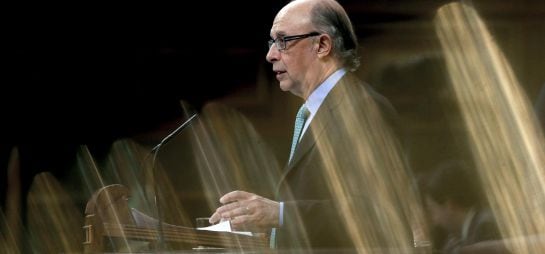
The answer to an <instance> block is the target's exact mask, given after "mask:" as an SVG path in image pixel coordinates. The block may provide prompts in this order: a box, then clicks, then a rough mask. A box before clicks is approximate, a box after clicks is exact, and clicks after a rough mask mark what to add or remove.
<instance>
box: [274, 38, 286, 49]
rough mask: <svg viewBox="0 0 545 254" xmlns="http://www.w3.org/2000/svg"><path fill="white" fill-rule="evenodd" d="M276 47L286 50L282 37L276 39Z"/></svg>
mask: <svg viewBox="0 0 545 254" xmlns="http://www.w3.org/2000/svg"><path fill="white" fill-rule="evenodd" d="M276 47H277V48H278V49H285V48H286V42H285V41H284V38H282V37H278V38H276Z"/></svg>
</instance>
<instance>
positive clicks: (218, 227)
mask: <svg viewBox="0 0 545 254" xmlns="http://www.w3.org/2000/svg"><path fill="white" fill-rule="evenodd" d="M197 230H208V231H217V232H231V233H235V234H241V235H248V236H252V232H244V231H232V230H231V222H229V221H228V220H225V221H222V222H220V223H218V224H214V225H212V226H208V227H203V228H197Z"/></svg>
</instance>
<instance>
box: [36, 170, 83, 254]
mask: <svg viewBox="0 0 545 254" xmlns="http://www.w3.org/2000/svg"><path fill="white" fill-rule="evenodd" d="M81 225H83V216H82V214H81V212H80V210H79V209H78V208H77V207H76V205H75V204H74V203H73V201H72V200H70V195H68V194H67V193H66V192H65V191H64V190H63V188H62V187H61V185H60V184H59V182H58V181H57V180H56V179H55V178H54V177H53V176H52V175H51V174H50V173H41V174H38V175H36V176H35V177H34V182H33V184H32V187H31V189H30V191H29V194H28V227H29V232H31V233H30V237H31V238H32V240H33V241H32V243H33V247H32V248H33V250H34V251H38V250H39V251H40V252H43V253H60V252H67V253H72V252H80V251H81V248H82V245H81V243H82V242H83V237H82V236H83V234H82V229H81Z"/></svg>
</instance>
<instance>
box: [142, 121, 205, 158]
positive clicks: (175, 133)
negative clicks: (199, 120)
mask: <svg viewBox="0 0 545 254" xmlns="http://www.w3.org/2000/svg"><path fill="white" fill-rule="evenodd" d="M195 117H197V113H195V114H193V115H192V116H191V117H189V119H187V120H185V122H184V123H182V125H180V126H179V127H178V128H176V130H174V131H173V132H171V133H170V134H168V135H167V136H166V137H165V138H164V139H163V140H161V142H160V143H159V144H157V145H156V146H155V147H154V148H152V149H151V152H152V153H157V151H158V150H159V148H161V146H163V145H164V144H166V143H168V142H169V141H170V140H171V139H172V138H173V137H175V136H176V135H178V133H180V132H181V131H182V130H183V129H185V127H187V126H188V125H189V123H191V121H192V120H193V118H195Z"/></svg>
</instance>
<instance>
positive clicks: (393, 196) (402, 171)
mask: <svg viewBox="0 0 545 254" xmlns="http://www.w3.org/2000/svg"><path fill="white" fill-rule="evenodd" d="M346 100H351V101H352V102H353V103H362V102H361V98H358V97H354V98H346ZM364 100H365V102H364V103H366V106H365V108H366V111H365V112H357V111H354V108H353V107H351V106H350V105H351V104H349V105H347V106H346V107H344V108H343V109H342V110H339V111H340V112H343V114H342V115H341V117H340V118H341V119H342V123H339V124H338V127H339V128H344V130H340V131H339V132H341V133H342V132H347V133H349V134H348V136H349V138H348V139H345V140H352V141H353V142H349V143H347V144H344V145H341V147H338V146H336V147H334V146H333V145H332V144H334V143H336V142H335V140H333V139H327V138H326V139H324V138H323V137H322V138H319V137H316V136H315V137H314V138H315V140H317V147H318V150H319V151H320V154H321V157H322V158H323V163H324V165H325V168H326V169H325V170H326V172H325V174H326V176H327V177H326V179H328V188H329V190H330V191H331V193H332V194H333V196H334V197H336V198H335V200H337V201H338V202H339V203H338V205H339V207H340V209H341V213H342V218H344V221H343V223H344V225H345V228H346V229H347V230H348V231H349V232H350V235H351V237H352V239H351V240H352V242H353V243H354V246H355V247H356V248H357V250H358V252H359V253H366V252H367V251H369V250H370V249H369V246H390V247H392V248H400V249H404V250H402V252H403V251H405V252H407V251H412V247H413V246H412V245H409V242H408V240H409V239H413V238H412V231H411V230H415V231H421V230H423V229H421V228H418V227H422V226H424V225H425V223H424V217H423V210H422V206H421V201H420V200H419V196H418V195H417V192H416V189H415V186H414V185H413V184H412V176H411V175H410V174H409V171H408V168H406V165H405V163H404V159H403V155H402V151H401V148H400V147H399V143H398V142H397V140H395V137H394V136H393V132H392V130H391V129H390V128H389V126H388V125H387V124H386V122H385V119H383V118H382V116H381V113H380V112H379V109H378V105H376V103H375V102H374V101H373V100H371V99H364ZM325 121H328V120H325ZM333 149H340V150H341V152H340V153H344V154H350V153H352V154H354V155H353V156H351V157H350V158H356V160H354V161H352V162H346V161H340V160H339V158H338V157H337V156H336V155H337V154H339V151H333ZM354 169H357V170H356V172H347V170H354ZM361 196H364V197H365V198H367V201H368V204H367V206H366V207H365V210H362V209H359V208H361V207H358V206H356V205H354V200H353V198H354V197H361ZM406 223H411V225H410V226H412V228H411V227H409V225H407V224H406ZM362 224H367V225H370V226H369V227H359V226H358V225H362ZM372 228H375V229H374V230H373V229H372ZM377 229H379V230H380V232H381V233H380V234H384V235H386V236H387V237H386V238H385V239H384V236H383V237H382V239H381V237H380V236H379V235H376V234H377V231H376V230H377ZM413 240H414V241H415V243H416V242H417V241H422V240H424V239H413ZM428 240H429V238H428ZM422 252H425V250H422Z"/></svg>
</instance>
